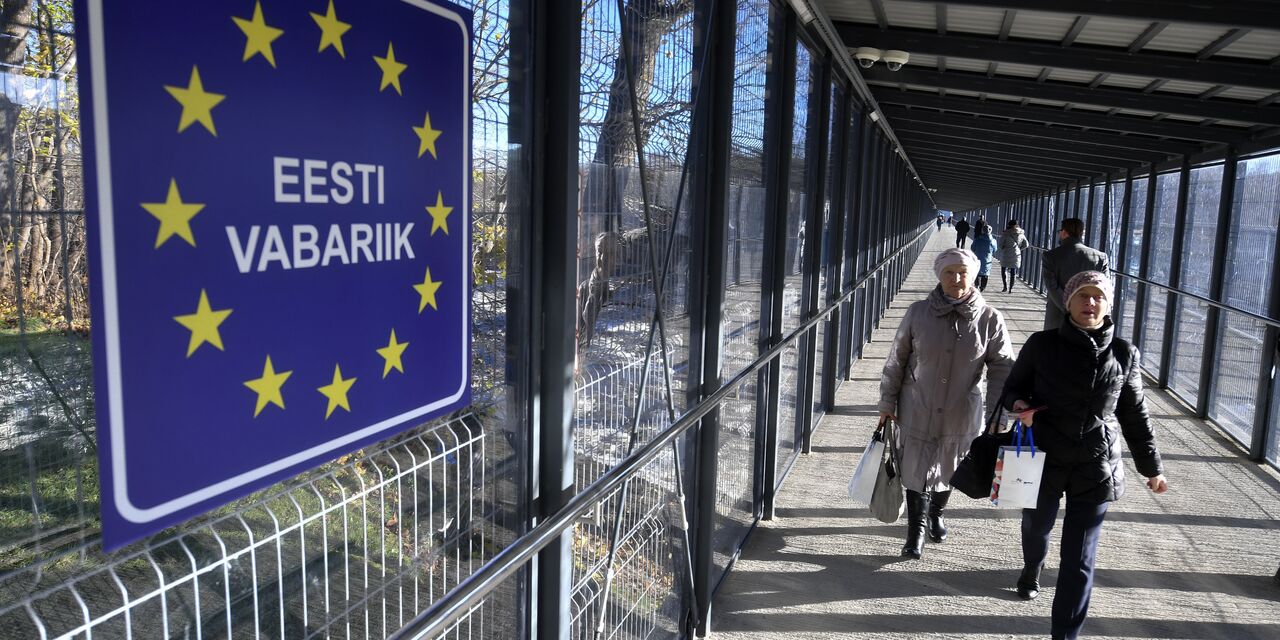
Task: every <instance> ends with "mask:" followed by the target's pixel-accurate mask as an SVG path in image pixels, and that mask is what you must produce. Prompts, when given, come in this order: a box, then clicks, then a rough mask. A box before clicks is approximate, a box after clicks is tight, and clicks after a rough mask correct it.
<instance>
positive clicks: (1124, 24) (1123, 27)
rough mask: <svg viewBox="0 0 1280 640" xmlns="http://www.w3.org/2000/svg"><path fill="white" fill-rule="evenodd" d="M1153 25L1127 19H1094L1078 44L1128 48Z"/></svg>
mask: <svg viewBox="0 0 1280 640" xmlns="http://www.w3.org/2000/svg"><path fill="white" fill-rule="evenodd" d="M1150 25H1151V23H1150V22H1147V21H1145V20H1128V19H1125V18H1098V17H1095V18H1092V19H1091V20H1089V24H1087V25H1085V27H1084V30H1083V31H1081V32H1080V35H1079V36H1078V37H1077V38H1076V42H1077V43H1078V44H1098V45H1103V46H1108V47H1128V46H1129V44H1130V43H1131V42H1133V41H1134V40H1135V39H1137V37H1138V36H1140V35H1142V32H1143V31H1146V30H1147V27H1148V26H1150Z"/></svg>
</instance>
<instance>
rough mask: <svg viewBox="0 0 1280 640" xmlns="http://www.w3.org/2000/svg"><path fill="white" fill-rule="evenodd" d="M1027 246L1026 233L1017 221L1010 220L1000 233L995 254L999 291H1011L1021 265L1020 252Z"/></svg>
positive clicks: (1028, 244)
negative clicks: (998, 260)
mask: <svg viewBox="0 0 1280 640" xmlns="http://www.w3.org/2000/svg"><path fill="white" fill-rule="evenodd" d="M1029 246H1031V245H1030V243H1028V242H1027V235H1026V234H1025V233H1023V232H1022V228H1021V227H1019V226H1018V221H1017V220H1010V221H1009V224H1007V225H1005V229H1004V233H1002V234H1000V245H999V252H998V254H997V255H996V257H997V258H999V259H1000V284H1001V285H1003V286H1002V287H1001V288H1000V291H1001V292H1012V291H1013V283H1014V282H1017V280H1018V269H1020V268H1021V267H1022V252H1023V250H1025V249H1026V248H1027V247H1029ZM1006 276H1007V278H1006Z"/></svg>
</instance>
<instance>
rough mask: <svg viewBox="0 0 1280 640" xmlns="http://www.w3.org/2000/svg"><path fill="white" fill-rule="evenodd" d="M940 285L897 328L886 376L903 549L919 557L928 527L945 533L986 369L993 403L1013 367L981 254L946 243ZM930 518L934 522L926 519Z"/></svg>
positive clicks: (883, 391) (939, 262) (977, 418)
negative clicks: (983, 278) (985, 288)
mask: <svg viewBox="0 0 1280 640" xmlns="http://www.w3.org/2000/svg"><path fill="white" fill-rule="evenodd" d="M933 271H934V274H936V275H937V276H938V285H937V286H936V287H934V289H933V291H932V292H930V293H929V296H928V297H927V298H925V299H924V300H918V301H916V302H913V303H912V304H911V306H909V307H907V313H906V315H905V316H904V317H903V319H902V323H901V324H900V325H899V326H898V332H897V334H896V335H895V336H894V338H893V343H892V344H891V345H890V348H889V356H888V357H887V358H886V359H885V363H884V371H883V373H882V375H881V378H880V406H879V411H880V421H881V423H883V422H884V421H885V420H887V419H890V418H893V419H894V420H895V421H897V423H898V427H899V428H898V429H897V430H896V431H895V432H894V433H895V434H896V436H897V437H896V438H894V440H895V442H892V443H889V444H890V445H891V446H893V447H894V451H895V453H897V454H898V460H900V461H901V462H900V469H899V471H900V472H901V475H902V486H903V488H905V489H906V493H907V495H906V503H907V542H906V544H905V545H903V547H902V555H903V556H906V557H908V558H919V557H920V556H921V554H922V553H923V552H924V537H925V534H926V533H927V534H928V536H929V538H930V539H931V540H933V541H934V542H942V541H943V540H946V538H947V526H946V523H945V522H943V520H942V510H943V509H944V508H945V507H946V506H947V500H948V498H950V497H951V485H950V482H951V475H952V474H953V473H955V470H956V465H957V464H959V463H960V458H962V457H963V456H964V454H965V452H966V451H967V450H968V448H969V443H970V442H971V441H972V440H973V438H974V437H976V436H977V435H978V432H979V430H980V429H981V427H982V418H983V416H984V415H985V414H984V413H983V396H982V390H981V388H980V387H979V383H980V382H981V380H982V374H983V372H984V371H985V372H986V377H987V402H990V403H991V404H992V406H995V404H996V403H998V402H999V395H997V394H998V393H999V391H1000V389H1002V388H1003V386H1004V379H1005V376H1006V375H1008V373H1009V368H1010V367H1011V366H1013V346H1012V343H1011V342H1010V340H1009V333H1008V331H1007V330H1006V329H1005V322H1004V316H1003V315H1002V314H1001V313H1000V312H999V311H998V310H996V309H995V308H994V307H991V306H988V305H987V303H986V302H984V301H983V299H982V294H980V293H978V290H977V289H976V288H974V287H973V285H972V282H973V274H974V273H976V272H977V271H978V259H977V258H976V257H974V255H973V253H972V252H970V251H968V250H966V249H947V250H946V251H943V252H942V253H940V254H938V257H937V258H935V259H934V261H933ZM926 517H927V518H928V521H927V523H926Z"/></svg>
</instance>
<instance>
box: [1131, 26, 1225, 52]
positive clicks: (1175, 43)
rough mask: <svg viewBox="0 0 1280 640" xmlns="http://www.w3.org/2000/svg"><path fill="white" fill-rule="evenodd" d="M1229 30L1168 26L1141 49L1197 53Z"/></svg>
mask: <svg viewBox="0 0 1280 640" xmlns="http://www.w3.org/2000/svg"><path fill="white" fill-rule="evenodd" d="M1227 31H1230V29H1224V28H1222V27H1214V26H1200V25H1189V24H1177V23H1174V24H1170V25H1169V26H1167V27H1165V29H1164V31H1161V32H1160V35H1158V36H1156V37H1155V38H1153V39H1152V40H1151V42H1149V43H1147V46H1145V47H1143V49H1144V50H1147V51H1174V52H1177V53H1198V52H1199V51H1200V50H1201V49H1203V48H1205V47H1207V46H1209V45H1210V44H1212V43H1213V41H1214V40H1217V39H1218V38H1220V37H1221V36H1222V35H1223V34H1225V33H1226V32H1227Z"/></svg>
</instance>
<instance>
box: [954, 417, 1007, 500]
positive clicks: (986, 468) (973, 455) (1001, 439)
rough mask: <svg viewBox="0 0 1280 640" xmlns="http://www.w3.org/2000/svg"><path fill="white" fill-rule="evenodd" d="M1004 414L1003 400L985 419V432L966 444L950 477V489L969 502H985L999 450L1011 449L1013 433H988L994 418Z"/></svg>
mask: <svg viewBox="0 0 1280 640" xmlns="http://www.w3.org/2000/svg"><path fill="white" fill-rule="evenodd" d="M1003 410H1004V396H1001V397H1000V402H998V403H997V404H996V408H995V410H993V411H992V412H991V417H989V418H987V428H986V430H984V431H983V432H982V434H981V435H979V436H978V437H976V438H974V439H973V442H970V443H969V452H968V453H966V454H964V459H962V460H960V464H959V465H957V466H956V472H955V473H953V474H951V488H952V489H959V490H960V493H963V494H965V495H966V496H969V497H970V498H975V499H976V498H988V497H990V496H991V482H992V481H993V480H995V477H996V456H998V455H999V454H1000V447H1007V446H1012V445H1013V430H1012V429H1010V430H1009V431H1005V432H1001V433H992V429H993V428H994V426H995V421H996V420H995V418H996V416H998V415H1000V413H1001V412H1002V411H1003Z"/></svg>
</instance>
